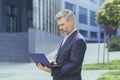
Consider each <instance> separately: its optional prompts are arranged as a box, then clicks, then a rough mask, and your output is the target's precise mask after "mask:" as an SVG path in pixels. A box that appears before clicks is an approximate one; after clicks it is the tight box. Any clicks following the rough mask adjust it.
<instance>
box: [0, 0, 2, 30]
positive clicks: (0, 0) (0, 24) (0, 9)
mask: <svg viewBox="0 0 120 80" xmlns="http://www.w3.org/2000/svg"><path fill="white" fill-rule="evenodd" d="M1 21H2V0H0V32H1V31H2V27H1V26H2V22H1Z"/></svg>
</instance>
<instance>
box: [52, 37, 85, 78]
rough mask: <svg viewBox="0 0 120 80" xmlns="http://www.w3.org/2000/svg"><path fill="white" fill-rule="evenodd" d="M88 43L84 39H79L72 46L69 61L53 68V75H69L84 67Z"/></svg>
mask: <svg viewBox="0 0 120 80" xmlns="http://www.w3.org/2000/svg"><path fill="white" fill-rule="evenodd" d="M85 50H86V44H85V42H84V41H83V40H82V39H79V40H77V41H76V42H75V43H74V44H73V45H72V48H71V51H70V59H69V61H68V62H67V63H66V64H64V65H63V66H61V67H57V68H52V76H63V75H68V74H70V73H71V72H73V71H75V70H76V69H78V68H79V67H82V63H83V59H84V54H85Z"/></svg>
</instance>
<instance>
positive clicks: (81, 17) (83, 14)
mask: <svg viewBox="0 0 120 80" xmlns="http://www.w3.org/2000/svg"><path fill="white" fill-rule="evenodd" d="M79 22H80V23H84V24H87V9H85V8H82V7H80V8H79Z"/></svg>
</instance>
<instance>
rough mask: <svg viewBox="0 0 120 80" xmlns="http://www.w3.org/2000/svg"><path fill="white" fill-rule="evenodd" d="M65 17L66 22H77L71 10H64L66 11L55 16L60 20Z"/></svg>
mask: <svg viewBox="0 0 120 80" xmlns="http://www.w3.org/2000/svg"><path fill="white" fill-rule="evenodd" d="M63 17H64V18H65V19H66V21H70V20H75V16H74V14H73V12H72V11H71V10H69V9H64V10H62V11H60V12H58V13H57V14H56V16H55V19H56V20H60V19H61V18H63Z"/></svg>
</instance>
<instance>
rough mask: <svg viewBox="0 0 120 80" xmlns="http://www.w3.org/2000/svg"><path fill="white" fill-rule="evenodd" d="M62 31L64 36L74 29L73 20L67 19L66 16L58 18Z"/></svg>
mask: <svg viewBox="0 0 120 80" xmlns="http://www.w3.org/2000/svg"><path fill="white" fill-rule="evenodd" d="M57 23H58V26H59V29H60V32H61V34H62V35H63V36H66V35H68V34H69V33H70V32H71V31H72V25H71V21H66V19H65V18H61V19H60V20H57Z"/></svg>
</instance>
